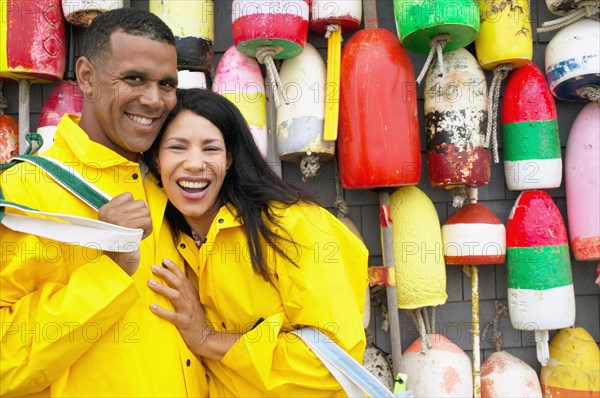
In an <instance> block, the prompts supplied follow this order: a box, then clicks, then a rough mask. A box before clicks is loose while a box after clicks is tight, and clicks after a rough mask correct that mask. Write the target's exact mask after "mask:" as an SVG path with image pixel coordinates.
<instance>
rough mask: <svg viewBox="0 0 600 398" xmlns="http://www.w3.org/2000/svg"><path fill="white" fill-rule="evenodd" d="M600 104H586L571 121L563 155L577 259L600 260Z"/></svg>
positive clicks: (570, 220) (572, 235) (570, 223)
mask: <svg viewBox="0 0 600 398" xmlns="http://www.w3.org/2000/svg"><path fill="white" fill-rule="evenodd" d="M599 130H600V106H599V105H598V104H596V103H595V102H590V103H589V104H587V105H586V106H585V107H584V108H583V109H582V110H581V112H579V115H577V118H576V119H575V122H574V123H573V126H572V127H571V132H570V133H569V139H568V141H567V152H566V156H565V182H566V189H567V214H568V217H569V236H570V238H571V249H572V251H573V255H574V256H575V258H576V259H577V260H579V261H597V260H600V160H599V159H600V133H599Z"/></svg>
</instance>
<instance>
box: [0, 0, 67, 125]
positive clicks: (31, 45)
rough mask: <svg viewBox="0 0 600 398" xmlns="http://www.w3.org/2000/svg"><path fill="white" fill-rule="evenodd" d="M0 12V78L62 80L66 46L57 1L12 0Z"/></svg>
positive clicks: (35, 81) (40, 81)
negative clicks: (0, 15) (0, 14)
mask: <svg viewBox="0 0 600 398" xmlns="http://www.w3.org/2000/svg"><path fill="white" fill-rule="evenodd" d="M0 12H2V18H1V19H0V37H1V38H2V40H0V77H2V78H8V79H14V80H22V79H26V80H28V82H29V83H47V82H50V81H55V80H60V79H62V77H63V74H64V73H65V65H66V49H65V23H64V19H63V13H62V6H61V3H60V0H39V1H29V0H12V1H10V2H8V3H7V2H5V3H4V4H3V6H2V9H1V11H0ZM28 117H29V116H28Z"/></svg>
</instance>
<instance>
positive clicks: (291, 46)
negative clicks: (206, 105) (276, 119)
mask: <svg viewBox="0 0 600 398" xmlns="http://www.w3.org/2000/svg"><path fill="white" fill-rule="evenodd" d="M232 8H233V10H232V25H231V29H232V36H233V43H234V44H235V46H236V47H237V49H238V51H239V52H241V53H242V54H246V55H248V56H250V57H256V59H257V60H258V62H260V63H261V64H264V65H265V66H266V68H267V75H268V78H269V80H270V83H271V85H272V87H273V88H274V90H275V96H274V99H275V105H276V106H277V107H279V106H280V105H281V102H280V99H279V94H278V93H281V95H282V96H283V99H284V101H285V102H286V103H287V102H289V101H288V100H287V98H286V97H285V94H284V93H283V90H284V87H283V84H281V81H280V80H279V75H278V73H277V68H276V67H275V63H274V62H273V59H288V58H292V57H295V56H297V55H298V54H300V53H301V52H302V50H303V49H304V45H305V44H306V39H307V37H308V14H309V4H308V0H264V1H260V2H255V1H252V0H233V3H232Z"/></svg>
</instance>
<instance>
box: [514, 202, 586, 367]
mask: <svg viewBox="0 0 600 398" xmlns="http://www.w3.org/2000/svg"><path fill="white" fill-rule="evenodd" d="M506 266H507V270H508V281H507V285H508V309H509V314H510V321H511V323H512V326H513V328H515V329H518V330H530V331H534V333H535V341H536V345H537V358H538V361H540V363H541V364H542V365H546V364H547V363H548V360H549V352H548V338H549V337H548V330H551V329H561V328H565V327H569V326H572V325H573V324H574V323H575V291H574V289H573V275H572V273H571V261H570V258H569V245H568V239H567V231H566V228H565V225H564V222H563V220H562V217H561V215H560V212H559V211H558V208H557V207H556V205H555V204H554V202H553V201H552V198H551V197H550V196H549V195H548V194H547V193H546V192H544V191H524V192H522V193H521V194H520V195H519V197H518V198H517V201H516V202H515V205H514V207H513V209H512V211H511V214H510V217H509V219H508V225H507V228H506Z"/></svg>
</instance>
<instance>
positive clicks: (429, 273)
mask: <svg viewBox="0 0 600 398" xmlns="http://www.w3.org/2000/svg"><path fill="white" fill-rule="evenodd" d="M390 208H391V209H390V213H391V218H392V220H393V236H394V257H395V265H396V282H397V284H396V286H397V287H396V289H397V298H398V308H402V309H407V310H410V309H415V308H420V307H427V306H437V305H442V304H444V303H445V302H446V299H447V298H448V295H447V294H446V268H445V264H444V255H443V253H442V232H441V228H440V220H439V218H438V215H437V212H436V210H435V207H434V206H433V203H432V202H431V200H430V199H429V198H428V197H427V195H426V194H425V193H423V191H421V190H420V189H419V188H417V187H416V186H406V187H401V188H399V189H398V190H396V191H395V192H394V193H393V194H391V195H390Z"/></svg>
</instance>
